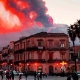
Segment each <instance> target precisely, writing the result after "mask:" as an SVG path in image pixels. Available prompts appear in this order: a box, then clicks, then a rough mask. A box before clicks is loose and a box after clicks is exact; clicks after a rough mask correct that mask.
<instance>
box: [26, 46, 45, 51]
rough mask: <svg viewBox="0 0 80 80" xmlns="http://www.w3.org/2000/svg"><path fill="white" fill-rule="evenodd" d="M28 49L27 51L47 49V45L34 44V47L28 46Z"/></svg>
mask: <svg viewBox="0 0 80 80" xmlns="http://www.w3.org/2000/svg"><path fill="white" fill-rule="evenodd" d="M26 50H27V51H38V50H45V47H37V46H32V47H27V48H26Z"/></svg>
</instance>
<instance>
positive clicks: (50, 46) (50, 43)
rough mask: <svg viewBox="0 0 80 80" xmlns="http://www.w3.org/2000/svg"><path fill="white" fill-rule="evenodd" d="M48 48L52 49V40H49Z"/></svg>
mask: <svg viewBox="0 0 80 80" xmlns="http://www.w3.org/2000/svg"><path fill="white" fill-rule="evenodd" d="M49 48H50V49H52V48H53V40H49Z"/></svg>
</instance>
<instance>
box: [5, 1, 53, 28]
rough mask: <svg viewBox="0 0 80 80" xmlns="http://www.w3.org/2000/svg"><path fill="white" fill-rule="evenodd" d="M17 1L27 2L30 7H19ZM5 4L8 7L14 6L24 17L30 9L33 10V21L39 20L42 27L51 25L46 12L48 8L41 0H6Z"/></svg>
mask: <svg viewBox="0 0 80 80" xmlns="http://www.w3.org/2000/svg"><path fill="white" fill-rule="evenodd" d="M17 1H21V2H25V3H28V4H29V6H30V7H29V8H27V7H26V8H24V9H20V8H19V7H18V6H17V4H16V2H17ZM7 4H8V6H9V7H11V8H14V9H15V10H16V11H17V12H19V13H22V14H24V16H25V17H28V15H29V13H30V12H31V11H35V12H36V13H37V17H36V18H35V20H34V21H35V22H36V21H38V22H41V23H42V24H43V25H44V27H50V26H52V25H53V24H51V23H50V21H49V19H50V16H49V15H48V14H46V12H47V10H48V9H47V7H46V6H45V2H44V1H43V0H8V1H7Z"/></svg>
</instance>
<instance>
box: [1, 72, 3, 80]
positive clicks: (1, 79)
mask: <svg viewBox="0 0 80 80" xmlns="http://www.w3.org/2000/svg"><path fill="white" fill-rule="evenodd" d="M1 80H3V71H1Z"/></svg>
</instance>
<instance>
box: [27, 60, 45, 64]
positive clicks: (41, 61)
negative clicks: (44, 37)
mask: <svg viewBox="0 0 80 80" xmlns="http://www.w3.org/2000/svg"><path fill="white" fill-rule="evenodd" d="M26 62H27V63H28V62H32V63H33V62H38V63H45V62H46V61H45V59H29V60H26Z"/></svg>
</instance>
